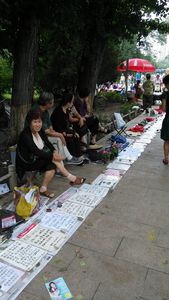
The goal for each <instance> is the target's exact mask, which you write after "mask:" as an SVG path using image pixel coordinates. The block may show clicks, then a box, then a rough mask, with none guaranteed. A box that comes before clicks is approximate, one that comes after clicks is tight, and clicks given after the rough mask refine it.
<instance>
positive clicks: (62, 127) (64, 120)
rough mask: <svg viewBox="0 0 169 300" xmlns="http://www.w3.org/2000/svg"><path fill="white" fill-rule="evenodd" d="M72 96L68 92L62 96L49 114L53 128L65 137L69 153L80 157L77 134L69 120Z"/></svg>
mask: <svg viewBox="0 0 169 300" xmlns="http://www.w3.org/2000/svg"><path fill="white" fill-rule="evenodd" d="M73 102H74V96H73V94H71V93H68V94H66V95H64V96H63V99H62V102H61V105H60V106H59V107H57V108H55V109H54V111H53V113H52V115H51V122H52V126H53V129H54V130H55V131H57V132H61V133H62V134H63V136H64V137H65V140H66V144H67V148H68V150H69V152H70V153H71V155H73V156H75V157H80V156H81V155H82V153H81V149H80V139H79V134H78V133H77V132H76V131H75V130H73V128H72V127H71V124H70V121H69V111H70V109H71V108H72V106H73Z"/></svg>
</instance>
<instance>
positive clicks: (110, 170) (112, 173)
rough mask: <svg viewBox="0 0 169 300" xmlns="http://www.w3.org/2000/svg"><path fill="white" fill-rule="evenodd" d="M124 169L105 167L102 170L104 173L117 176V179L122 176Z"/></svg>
mask: <svg viewBox="0 0 169 300" xmlns="http://www.w3.org/2000/svg"><path fill="white" fill-rule="evenodd" d="M125 172H126V171H125V170H114V169H106V170H105V171H104V174H105V175H112V176H117V177H119V179H121V178H122V176H123V175H124V174H125Z"/></svg>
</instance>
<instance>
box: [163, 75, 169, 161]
mask: <svg viewBox="0 0 169 300" xmlns="http://www.w3.org/2000/svg"><path fill="white" fill-rule="evenodd" d="M163 83H164V84H165V87H166V89H167V90H166V91H165V92H164V93H163V95H162V107H163V110H164V111H165V112H166V115H165V118H164V120H163V123H162V128H161V139H162V140H164V146H163V149H164V159H163V163H164V164H165V165H168V163H169V75H166V76H165V77H164V78H163Z"/></svg>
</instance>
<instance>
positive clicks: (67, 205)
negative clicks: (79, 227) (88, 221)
mask: <svg viewBox="0 0 169 300" xmlns="http://www.w3.org/2000/svg"><path fill="white" fill-rule="evenodd" d="M58 209H59V211H61V212H66V213H68V214H71V215H74V216H77V217H81V218H82V219H85V218H86V217H87V216H88V215H89V214H90V212H91V211H92V210H93V208H92V207H91V206H87V205H84V204H79V203H75V202H70V201H66V202H64V203H63V205H62V207H60V208H58Z"/></svg>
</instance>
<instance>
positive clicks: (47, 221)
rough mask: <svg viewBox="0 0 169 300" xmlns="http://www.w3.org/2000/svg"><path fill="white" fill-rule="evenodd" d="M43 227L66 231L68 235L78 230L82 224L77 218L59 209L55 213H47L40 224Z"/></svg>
mask: <svg viewBox="0 0 169 300" xmlns="http://www.w3.org/2000/svg"><path fill="white" fill-rule="evenodd" d="M40 224H41V225H42V226H43V227H47V228H51V229H54V230H56V229H57V230H64V231H65V232H66V233H69V234H70V233H71V232H72V231H75V229H77V228H78V227H79V226H80V224H81V222H80V221H78V219H77V217H76V216H72V215H69V214H66V213H61V212H59V209H58V210H57V211H54V212H48V213H46V214H45V215H44V216H43V217H42V219H41V223H40Z"/></svg>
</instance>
